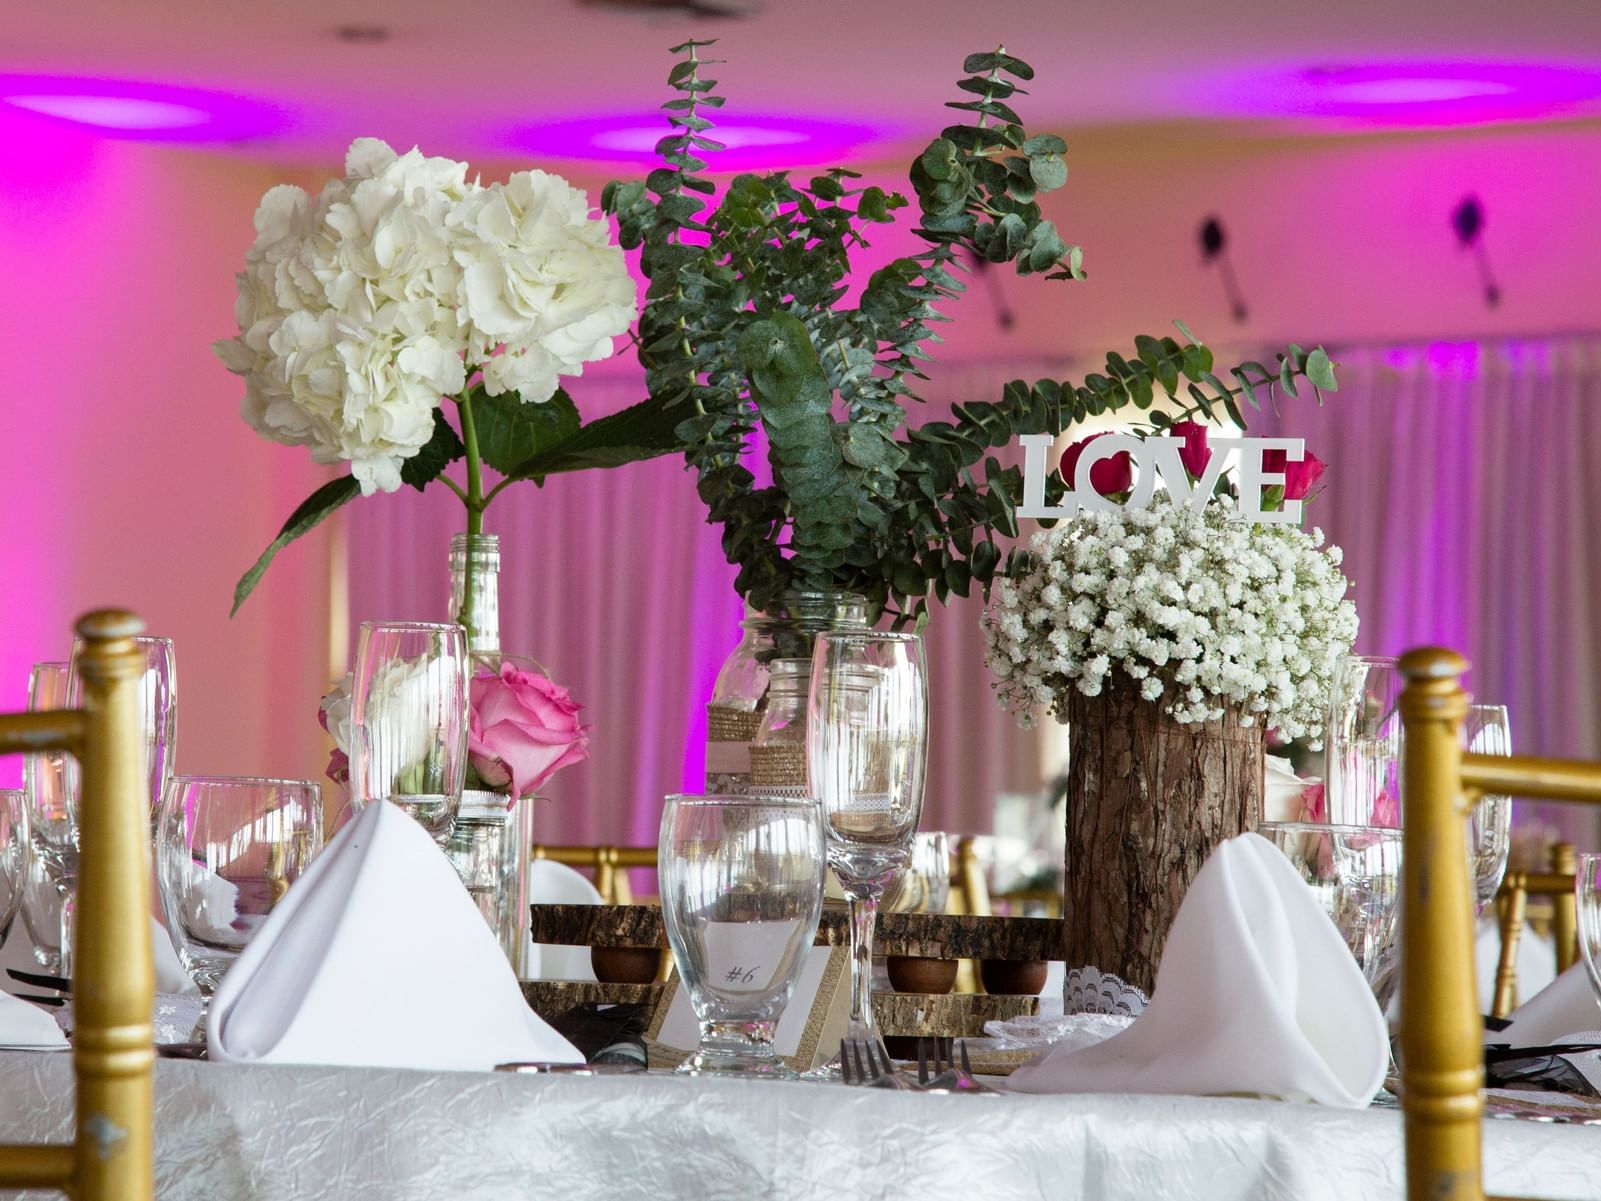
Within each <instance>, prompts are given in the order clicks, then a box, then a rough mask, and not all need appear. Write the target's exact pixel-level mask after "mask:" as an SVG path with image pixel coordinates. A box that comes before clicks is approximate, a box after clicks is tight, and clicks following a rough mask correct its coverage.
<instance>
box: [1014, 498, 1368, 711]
mask: <svg viewBox="0 0 1601 1201" xmlns="http://www.w3.org/2000/svg"><path fill="white" fill-rule="evenodd" d="M1322 543H1323V534H1322V531H1320V530H1315V529H1314V530H1312V531H1311V532H1310V533H1308V532H1306V531H1305V530H1302V529H1300V528H1299V527H1297V526H1294V525H1279V524H1254V523H1248V522H1244V521H1239V520H1236V519H1235V516H1234V505H1233V501H1232V499H1231V498H1229V497H1227V496H1219V497H1215V498H1214V499H1213V500H1211V501H1210V502H1209V503H1208V504H1206V505H1205V506H1203V507H1202V509H1201V511H1200V512H1198V513H1197V512H1193V511H1191V510H1190V509H1189V508H1187V507H1177V506H1175V505H1174V504H1173V503H1172V501H1171V500H1170V499H1169V498H1168V497H1167V496H1166V494H1165V493H1161V492H1158V494H1157V495H1156V497H1155V498H1154V499H1153V501H1152V504H1151V505H1150V506H1149V507H1148V508H1144V509H1138V510H1134V511H1132V512H1131V511H1125V510H1122V509H1119V510H1116V511H1113V512H1090V513H1086V514H1084V515H1082V516H1081V517H1079V518H1078V519H1077V520H1075V521H1074V522H1072V523H1064V524H1063V525H1062V526H1059V527H1057V528H1056V529H1052V530H1046V531H1042V532H1041V533H1039V534H1037V535H1035V537H1034V540H1033V543H1032V546H1033V550H1034V553H1035V558H1036V566H1035V568H1034V570H1033V571H1032V572H1030V573H1029V574H1028V575H1027V576H1024V577H1022V578H1020V579H1017V580H1001V581H997V583H996V586H995V590H994V594H993V597H992V600H991V604H990V606H989V608H988V609H987V610H986V611H985V613H984V616H983V625H984V632H985V639H986V643H987V648H988V651H987V661H988V663H989V666H990V669H991V671H992V672H993V673H994V675H995V679H996V684H995V687H996V692H997V694H998V699H999V700H1000V702H1001V704H1002V706H1003V707H1004V708H1007V709H1009V710H1011V711H1013V712H1015V713H1016V714H1018V716H1019V720H1020V722H1021V723H1022V724H1023V725H1024V726H1029V725H1032V724H1033V720H1034V712H1035V710H1036V708H1037V707H1039V706H1048V707H1049V710H1050V712H1051V713H1052V715H1053V716H1055V717H1056V719H1057V720H1058V721H1066V720H1067V710H1068V701H1069V698H1070V695H1071V693H1072V691H1073V690H1075V689H1076V690H1077V691H1078V692H1080V693H1082V694H1083V695H1085V696H1098V695H1099V694H1100V693H1101V691H1102V689H1104V688H1105V687H1106V686H1107V684H1108V682H1109V681H1111V679H1112V677H1113V673H1114V672H1120V673H1122V675H1123V676H1124V677H1126V678H1127V679H1130V680H1134V681H1137V682H1138V684H1139V689H1140V695H1141V696H1143V697H1144V698H1145V699H1147V700H1150V701H1156V702H1159V704H1160V706H1161V709H1162V711H1163V712H1164V713H1167V714H1169V715H1170V716H1172V717H1173V718H1174V720H1176V721H1179V722H1185V723H1189V722H1201V721H1207V720H1211V719H1215V718H1219V717H1221V716H1222V715H1223V710H1224V708H1225V707H1235V708H1237V709H1238V711H1239V713H1240V715H1241V721H1242V723H1243V724H1247V725H1250V724H1254V723H1256V722H1257V721H1260V722H1262V723H1263V724H1265V725H1267V726H1270V727H1276V728H1277V729H1278V730H1279V732H1280V733H1281V734H1282V735H1283V736H1284V737H1285V738H1291V739H1293V738H1302V737H1311V738H1314V739H1315V738H1316V737H1318V736H1319V735H1321V733H1322V729H1323V724H1324V712H1325V707H1326V704H1327V698H1328V692H1329V686H1330V684H1331V682H1332V675H1333V668H1334V663H1335V660H1336V659H1338V657H1339V656H1340V655H1342V654H1345V653H1346V652H1348V651H1349V650H1350V649H1351V644H1352V642H1353V641H1354V640H1355V638H1356V628H1357V618H1356V608H1355V606H1354V605H1352V603H1351V602H1350V601H1348V600H1346V599H1344V598H1345V592H1346V589H1347V588H1348V587H1349V581H1347V579H1346V578H1345V576H1344V575H1343V574H1342V573H1341V571H1340V560H1341V552H1340V548H1339V547H1337V546H1331V547H1328V548H1327V549H1323V547H1322Z"/></svg>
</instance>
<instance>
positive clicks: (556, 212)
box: [215, 138, 636, 494]
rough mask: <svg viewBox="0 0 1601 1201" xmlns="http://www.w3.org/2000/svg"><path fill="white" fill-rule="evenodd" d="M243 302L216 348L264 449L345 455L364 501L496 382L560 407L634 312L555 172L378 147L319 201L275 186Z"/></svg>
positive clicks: (621, 269)
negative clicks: (560, 392) (486, 168)
mask: <svg viewBox="0 0 1601 1201" xmlns="http://www.w3.org/2000/svg"><path fill="white" fill-rule="evenodd" d="M238 285H239V296H238V301H237V303H236V305H235V316H236V318H237V320H238V325H239V333H238V335H237V336H236V337H233V338H228V339H225V340H223V341H220V342H218V343H217V344H216V346H215V350H216V352H217V355H218V357H219V358H221V359H222V361H223V363H224V364H225V365H226V366H227V368H228V370H229V371H232V372H233V373H234V374H235V375H239V376H243V377H244V380H245V396H244V400H243V401H242V402H241V405H240V414H241V416H243V417H244V419H245V420H246V421H247V422H249V423H250V425H251V427H252V428H254V429H255V430H256V432H257V433H259V434H260V435H261V436H262V437H264V438H269V439H271V440H272V441H275V442H282V443H285V444H287V445H291V446H307V447H309V448H310V449H311V453H312V458H313V459H315V460H316V461H317V462H319V463H337V462H348V463H349V464H350V465H351V473H352V474H353V475H354V476H355V477H356V479H357V481H358V482H359V483H360V484H361V490H362V492H363V493H364V494H371V493H372V492H374V491H384V492H392V491H394V490H395V489H396V488H398V487H400V483H401V479H400V467H401V464H402V463H404V462H405V461H406V460H407V459H409V458H411V457H412V456H413V455H415V454H416V453H417V452H418V451H419V450H420V449H422V446H423V444H424V443H426V442H427V441H428V439H429V437H430V436H431V435H432V433H433V426H434V415H433V411H434V409H435V408H436V407H438V405H439V403H440V401H441V398H442V397H443V396H445V395H452V394H455V393H458V392H460V391H461V390H462V388H463V387H465V386H466V382H467V379H468V378H469V377H470V376H472V375H473V374H475V373H476V372H479V371H482V372H483V376H484V384H485V388H486V390H487V391H489V392H490V393H491V394H492V395H498V394H500V393H503V392H516V393H517V394H518V395H519V396H520V397H521V399H522V400H523V401H524V402H525V403H532V404H539V403H542V402H544V401H547V400H549V399H550V397H551V396H552V394H554V392H555V391H556V388H557V386H558V379H559V377H560V376H563V375H578V374H580V373H581V372H582V370H583V365H584V364H585V363H588V362H594V361H596V360H598V359H603V358H606V357H607V356H608V355H610V354H611V351H612V339H613V338H614V337H616V336H617V335H618V334H621V333H623V332H624V331H626V330H627V329H628V327H629V325H630V324H631V323H632V322H633V320H634V317H635V315H636V307H635V290H634V284H633V281H632V279H630V277H629V275H628V269H627V266H626V264H625V262H624V259H623V254H622V251H621V250H620V249H619V248H618V247H617V246H615V245H613V244H612V242H611V240H610V234H609V231H608V227H607V224H606V222H605V221H604V220H603V219H600V218H597V217H592V216H591V215H590V212H589V204H588V200H587V199H586V197H585V195H584V193H583V192H581V191H579V190H578V189H576V188H573V187H572V186H570V185H569V184H568V183H567V181H566V180H564V179H561V178H560V177H559V176H555V175H548V174H546V173H545V172H543V171H524V172H519V173H518V174H516V175H513V176H512V177H511V178H510V179H509V180H507V181H506V182H505V183H504V184H501V183H492V184H488V185H483V184H480V183H478V182H477V181H476V180H468V178H467V165H466V164H465V163H460V162H456V161H454V160H452V159H446V158H430V157H427V156H425V155H423V154H422V153H421V152H420V151H418V150H416V149H413V150H409V151H407V152H406V153H405V154H401V155H397V154H396V153H395V152H394V151H393V150H392V149H390V147H389V146H387V145H385V144H384V143H383V142H381V141H378V140H377V139H375V138H361V139H358V140H357V141H355V142H353V143H352V144H351V147H350V152H349V154H348V155H347V156H346V160H345V178H343V179H336V180H332V181H330V182H329V183H328V184H327V186H326V187H324V188H323V190H322V192H321V193H320V194H319V195H318V196H317V197H316V198H315V199H313V198H312V197H311V196H309V195H308V194H307V193H306V192H305V191H303V190H302V189H300V188H296V187H290V186H286V185H285V186H279V187H275V188H272V189H271V190H270V191H268V192H267V194H266V195H265V196H263V197H262V200H261V205H260V207H259V208H258V209H257V211H256V240H255V243H254V244H253V245H252V246H251V248H250V250H249V251H248V252H247V253H246V255H245V269H244V271H243V272H241V273H240V275H239V277H238Z"/></svg>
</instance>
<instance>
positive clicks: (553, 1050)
mask: <svg viewBox="0 0 1601 1201" xmlns="http://www.w3.org/2000/svg"><path fill="white" fill-rule="evenodd" d="M207 1045H208V1047H209V1050H210V1055H211V1058H212V1059H217V1060H223V1061H226V1062H234V1063H316V1064H342V1065H350V1066H358V1067H359V1066H367V1067H398V1068H427V1069H432V1070H436V1071H487V1070H489V1069H491V1068H493V1067H494V1066H495V1064H497V1063H503V1062H507V1061H512V1060H540V1061H547V1062H561V1063H576V1062H580V1061H582V1059H583V1056H582V1055H580V1054H579V1053H578V1051H577V1050H576V1049H575V1048H574V1047H573V1045H572V1044H571V1043H569V1042H568V1041H567V1040H566V1039H564V1038H562V1037H561V1035H559V1034H557V1033H556V1032H555V1031H554V1030H552V1029H551V1028H550V1027H549V1026H547V1025H546V1024H545V1023H544V1022H543V1021H541V1020H540V1019H539V1017H538V1016H536V1015H535V1014H534V1012H533V1011H532V1010H530V1009H529V1008H528V1005H527V1003H526V1002H525V1001H524V1000H523V996H522V992H521V990H520V989H519V988H518V986H517V979H516V977H515V976H514V975H513V974H512V971H511V965H510V964H509V963H507V961H506V956H505V954H504V953H503V952H502V951H501V949H500V944H499V942H498V941H497V940H496V938H495V935H494V933H493V932H492V931H491V930H490V929H489V927H488V926H487V925H486V924H485V923H484V919H483V916H482V915H481V914H480V913H479V912H478V909H477V907H476V906H475V905H474V904H473V902H472V900H471V899H470V898H469V897H468V895H467V891H466V890H465V889H464V888H463V887H462V886H461V880H460V878H459V877H458V876H457V875H456V871H455V869H454V868H453V867H451V865H450V861H449V860H448V859H446V858H445V856H444V854H443V853H442V852H441V851H440V850H439V848H438V847H437V846H435V845H434V842H433V839H431V838H429V837H428V834H427V832H426V831H424V830H423V828H422V827H421V826H419V825H418V824H417V823H416V822H415V821H413V820H412V819H411V818H410V817H408V816H407V815H406V814H405V813H403V812H402V811H401V810H400V809H398V808H396V807H395V806H393V805H390V804H387V803H383V804H373V805H368V806H367V807H366V808H365V809H364V810H363V811H362V813H361V815H360V816H359V817H357V818H356V820H354V821H353V822H351V823H350V824H349V825H348V826H347V827H345V829H344V830H343V831H342V832H341V833H340V835H339V837H337V838H335V839H334V841H333V842H332V843H330V844H329V846H328V848H327V849H326V850H325V851H324V852H323V853H322V855H321V856H319V857H318V859H317V860H316V862H315V863H313V864H312V865H311V868H310V870H309V871H307V872H306V874H305V875H304V876H302V877H301V878H300V879H299V880H298V881H297V882H296V883H295V884H294V885H293V886H291V888H290V889H289V892H288V893H287V894H286V895H285V897H284V899H283V900H282V901H281V902H280V903H279V904H278V906H277V907H276V908H275V909H274V910H273V911H272V914H271V915H270V916H269V917H268V918H267V920H266V922H265V923H263V925H262V927H261V929H260V931H259V932H258V933H257V934H256V937H255V938H254V939H253V940H252V941H251V942H250V944H249V945H248V946H247V947H246V948H245V949H244V950H243V951H242V952H241V953H240V955H239V958H238V960H237V961H236V962H235V963H234V965H233V967H232V968H230V969H229V971H228V974H227V975H226V976H224V977H223V979H222V983H221V985H220V986H219V987H218V989H217V995H216V996H215V997H214V998H213V999H212V1003H211V1016H210V1022H209V1026H208V1030H207Z"/></svg>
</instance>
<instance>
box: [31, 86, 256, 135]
mask: <svg viewBox="0 0 1601 1201" xmlns="http://www.w3.org/2000/svg"><path fill="white" fill-rule="evenodd" d="M0 104H5V105H10V106H11V107H12V108H16V109H20V110H22V111H23V112H28V113H34V114H36V115H38V116H41V117H48V118H52V119H54V120H57V121H62V122H68V123H71V124H73V125H76V126H79V127H81V128H83V129H86V130H91V131H93V132H95V133H99V134H103V135H104V136H106V137H115V138H141V139H146V140H150V141H173V142H232V141H241V140H243V139H245V138H253V137H260V136H262V135H264V134H268V133H271V132H274V131H275V130H277V129H278V128H280V127H281V126H282V125H283V124H284V118H283V114H282V113H280V112H278V111H277V110H276V109H274V108H272V107H271V106H269V105H266V104H263V103H261V102H259V101H255V100H248V99H246V98H244V97H241V96H230V95H224V94H222V93H219V92H207V91H202V90H200V89H197V88H183V87H174V86H171V85H168V84H153V83H144V82H139V81H133V80H114V79H82V78H74V77H71V76H35V75H7V76H0Z"/></svg>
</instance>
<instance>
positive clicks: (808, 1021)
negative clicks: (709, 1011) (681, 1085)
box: [645, 922, 851, 1072]
mask: <svg viewBox="0 0 1601 1201" xmlns="http://www.w3.org/2000/svg"><path fill="white" fill-rule="evenodd" d="M716 924H717V925H722V924H723V923H716ZM772 924H775V923H767V922H760V923H728V926H729V927H730V928H731V930H737V929H739V928H740V927H741V926H744V928H745V929H747V930H748V929H750V928H751V927H752V926H770V925H772ZM759 933H761V934H762V935H763V939H762V940H761V941H765V942H766V944H767V945H768V946H772V945H773V944H772V941H771V940H772V938H773V935H772V933H771V931H770V930H769V931H759ZM717 939H718V940H719V941H722V942H723V944H724V949H725V950H726V952H727V953H726V955H721V954H719V953H718V952H716V951H714V952H713V954H712V956H711V959H712V962H713V963H717V964H722V965H723V970H724V973H725V975H726V974H727V973H728V972H731V971H732V970H733V968H734V967H736V966H738V967H741V968H743V969H744V970H742V971H741V973H740V978H739V979H737V980H735V981H734V982H733V983H731V984H730V983H728V982H726V981H725V980H724V979H723V978H722V977H718V978H717V981H718V982H717V986H718V987H719V988H730V989H738V988H739V987H740V985H741V982H742V981H743V977H744V975H745V974H746V972H748V971H751V970H752V969H753V967H754V968H758V969H759V968H760V966H761V965H760V963H759V960H760V956H755V957H751V956H742V954H741V941H742V940H740V939H738V938H733V937H729V938H727V939H726V940H725V939H724V938H723V935H722V934H719V935H718V936H717ZM707 945H708V947H711V946H713V945H714V940H713V937H712V931H710V930H708V931H707ZM743 958H753V963H752V965H745V964H744V963H743V962H742V959H743ZM736 961H738V962H736ZM765 970H767V971H771V965H768V967H767V968H766V969H765ZM758 980H761V983H760V984H758V983H757V981H758ZM679 983H680V981H679V978H678V973H677V971H676V970H675V971H674V972H673V975H672V978H671V979H670V980H669V981H668V982H667V989H666V992H665V993H664V994H663V996H662V998H661V1000H660V1001H659V1002H658V1003H657V1005H656V1013H655V1016H654V1018H653V1019H652V1021H651V1025H650V1029H649V1030H647V1031H646V1034H645V1037H646V1039H647V1041H648V1043H649V1044H650V1066H651V1067H653V1068H664V1067H673V1066H676V1065H677V1064H678V1062H679V1061H680V1060H682V1059H683V1058H684V1057H685V1056H686V1055H688V1054H689V1053H690V1051H691V1050H693V1049H694V1047H695V1046H696V1044H698V1043H699V1041H700V1021H699V1019H697V1018H696V1017H695V1010H694V1007H693V1006H691V1005H690V1002H689V990H688V989H686V988H680V987H679ZM764 985H765V980H763V979H761V977H760V976H757V977H754V978H753V979H752V981H751V982H750V983H749V984H745V985H744V988H745V989H746V990H754V989H756V988H758V987H761V986H764ZM850 1001H851V990H850V951H849V949H848V948H846V947H809V948H807V951H806V963H805V965H804V966H803V967H802V968H801V973H800V980H799V981H798V982H797V983H796V985H795V995H794V996H793V997H791V998H790V1000H789V1005H788V1006H787V1007H786V1008H785V1010H784V1015H783V1016H782V1017H781V1018H779V1019H778V1029H777V1030H776V1031H775V1032H774V1035H773V1043H774V1046H775V1048H776V1049H777V1052H778V1054H779V1056H780V1057H781V1058H782V1059H783V1060H784V1062H785V1063H787V1064H789V1066H790V1067H792V1068H794V1069H795V1070H796V1071H797V1072H807V1071H810V1070H811V1069H812V1068H814V1067H817V1066H819V1065H821V1064H824V1063H827V1062H828V1060H829V1059H830V1058H831V1057H832V1056H833V1054H834V1052H836V1051H837V1050H839V1040H840V1039H842V1038H844V1037H845V1031H846V1028H847V1027H848V1026H849V1024H850Z"/></svg>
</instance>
